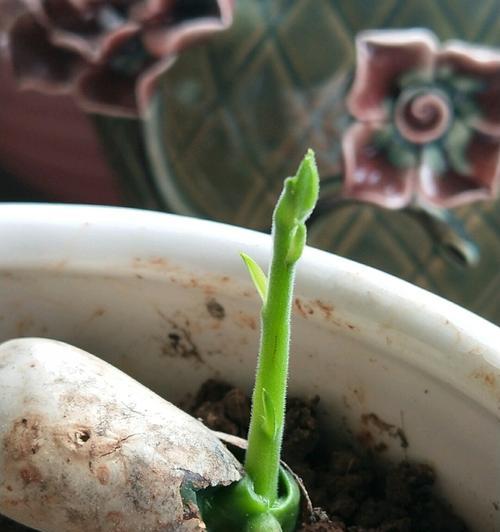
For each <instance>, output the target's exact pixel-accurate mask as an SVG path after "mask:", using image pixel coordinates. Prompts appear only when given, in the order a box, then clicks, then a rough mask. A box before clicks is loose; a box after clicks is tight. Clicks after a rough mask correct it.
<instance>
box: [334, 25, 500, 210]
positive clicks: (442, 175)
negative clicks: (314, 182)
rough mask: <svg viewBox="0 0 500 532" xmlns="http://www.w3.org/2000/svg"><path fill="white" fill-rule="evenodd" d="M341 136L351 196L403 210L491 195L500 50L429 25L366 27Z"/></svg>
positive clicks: (499, 111)
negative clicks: (444, 38)
mask: <svg viewBox="0 0 500 532" xmlns="http://www.w3.org/2000/svg"><path fill="white" fill-rule="evenodd" d="M356 47H357V69H356V74H355V77H354V81H353V85H352V87H351V90H350V93H349V95H348V98H347V105H348V108H349V111H350V113H351V114H352V115H353V116H354V117H355V118H356V119H357V122H355V123H354V124H353V125H352V126H351V127H350V128H349V129H348V130H347V131H346V133H345V135H344V137H343V142H342V148H343V155H344V165H345V183H344V192H345V194H346V195H347V196H349V197H353V198H358V199H361V200H364V201H369V202H372V203H376V204H379V205H381V206H383V207H388V208H393V209H398V208H402V207H405V206H406V205H408V204H410V203H413V202H416V201H423V202H430V203H433V204H435V205H437V206H441V207H446V208H449V207H455V206H458V205H461V204H464V203H468V202H471V201H475V200H482V199H489V198H493V197H494V196H495V194H496V193H497V192H498V189H499V184H500V52H499V51H497V50H493V49H488V48H482V47H478V46H473V45H469V44H465V43H461V42H449V43H445V44H444V45H443V46H442V47H440V46H439V43H438V41H437V39H436V38H435V36H434V35H433V34H432V33H430V32H428V31H426V30H381V31H369V32H365V33H362V34H361V35H360V36H359V37H358V39H357V43H356Z"/></svg>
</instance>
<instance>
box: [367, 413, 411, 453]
mask: <svg viewBox="0 0 500 532" xmlns="http://www.w3.org/2000/svg"><path fill="white" fill-rule="evenodd" d="M361 423H362V425H363V426H364V427H365V429H363V430H362V431H361V432H360V434H359V436H358V440H360V441H361V443H364V444H366V445H367V446H369V447H374V449H375V450H376V448H377V447H379V448H380V447H381V446H383V448H384V449H385V448H386V447H387V446H386V445H385V444H383V443H382V442H376V441H375V437H374V436H373V430H376V431H377V432H378V434H386V435H387V436H389V437H390V438H393V439H397V440H399V443H400V446H401V447H402V448H403V449H406V448H408V446H409V443H408V438H407V437H406V434H405V432H404V431H403V429H402V428H401V427H398V426H396V425H394V424H392V423H388V422H387V421H384V420H383V419H381V418H380V417H379V416H377V414H375V413H373V412H370V413H368V414H363V415H362V416H361Z"/></svg>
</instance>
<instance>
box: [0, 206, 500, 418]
mask: <svg viewBox="0 0 500 532" xmlns="http://www.w3.org/2000/svg"><path fill="white" fill-rule="evenodd" d="M0 241H1V242H2V246H0V275H1V273H2V271H4V272H5V271H9V270H12V269H16V270H33V269H43V270H46V269H52V270H55V271H60V272H61V274H62V273H63V272H75V273H76V272H78V273H82V272H85V273H87V274H92V275H98V274H103V273H105V272H106V273H107V274H108V275H109V272H110V270H111V271H112V274H113V276H124V277H127V276H132V275H136V273H137V266H138V262H137V261H138V260H139V262H140V260H141V258H142V259H144V260H146V259H150V260H152V259H155V260H163V261H165V262H169V263H171V264H174V265H175V266H176V267H179V266H183V267H184V269H185V268H186V267H188V268H189V269H190V271H193V272H198V273H201V274H206V273H208V274H213V275H217V274H218V275H219V276H220V275H223V276H229V277H230V278H231V279H232V280H235V281H236V282H237V283H239V284H240V285H242V284H244V285H247V286H250V284H249V280H248V278H247V273H246V271H245V270H244V268H243V267H242V263H241V259H240V257H239V251H245V252H246V253H248V254H249V255H251V256H252V257H253V258H254V259H255V260H257V262H259V263H260V264H261V265H262V266H264V265H265V264H267V260H268V257H269V255H270V245H271V239H270V237H269V235H266V234H262V233H258V232H256V231H252V230H249V229H244V228H240V227H235V226H231V225H227V224H223V223H218V222H212V221H207V220H201V219H197V218H191V217H186V216H180V215H175V214H167V213H160V212H153V211H144V210H139V209H130V208H124V207H107V206H93V205H92V206H89V205H60V204H25V203H4V204H2V207H1V208H0ZM188 242H193V245H191V246H189V245H187V243H188ZM172 255H173V256H174V259H173V260H172ZM141 274H144V275H145V276H149V277H151V278H154V277H156V278H160V279H161V278H163V279H164V278H165V277H164V276H165V271H161V270H159V269H158V268H156V269H154V268H153V269H151V268H150V269H149V270H147V271H144V272H143V271H141ZM297 287H298V292H299V293H300V296H301V298H302V297H304V298H305V300H309V301H319V300H321V301H322V302H323V304H325V303H326V304H328V305H330V306H331V309H332V311H333V309H335V313H337V309H338V313H339V315H340V316H341V317H342V319H343V320H344V323H347V325H348V327H349V329H351V330H348V329H345V330H343V331H342V333H343V334H353V335H356V336H357V337H358V338H359V339H360V340H361V341H365V342H370V343H372V342H377V341H380V342H381V341H382V336H383V341H385V340H386V338H387V336H384V335H385V334H386V333H387V334H389V335H391V343H392V341H393V340H394V341H395V342H394V345H393V346H392V347H391V348H390V349H389V350H390V351H391V355H392V356H395V357H398V358H400V359H402V360H403V361H404V362H406V363H408V364H410V365H411V366H413V367H415V368H416V369H417V370H420V371H423V372H425V373H427V374H431V375H432V376H433V377H434V378H436V379H438V380H439V382H442V383H443V384H447V385H449V386H452V387H453V388H454V389H456V390H457V391H459V392H460V393H461V394H464V395H466V396H468V397H469V398H470V399H471V400H472V401H473V402H475V403H476V404H479V405H481V406H482V407H483V408H485V409H486V410H487V411H489V413H490V414H492V415H493V416H494V417H496V418H498V419H500V328H499V327H497V326H495V325H494V324H493V323H490V322H488V321H487V320H485V319H483V318H481V317H479V316H477V315H475V314H473V313H472V312H470V311H468V310H466V309H464V308H462V307H460V306H458V305H456V304H454V303H451V302H450V301H447V300H445V299H443V298H441V297H439V296H437V295H434V294H432V293H430V292H428V291H427V290H424V289H422V288H419V287H417V286H414V285H412V284H410V283H408V282H406V281H403V280H401V279H399V278H396V277H394V276H392V275H389V274H387V273H384V272H381V271H379V270H376V269H374V268H371V267H369V266H365V265H362V264H359V263H356V262H354V261H351V260H349V259H346V258H343V257H339V256H336V255H333V254H331V253H328V252H325V251H321V250H318V249H314V248H311V247H307V248H306V250H305V252H304V255H303V257H302V259H301V261H300V263H299V267H298V271H297ZM255 297H257V296H255ZM336 323H337V325H338V323H339V322H338V321H337V322H336ZM381 329H384V331H385V332H384V335H381V334H380V331H381ZM415 343H417V344H423V345H424V346H426V347H427V346H428V354H427V351H426V355H425V356H418V357H417V356H415V354H413V355H412V352H411V350H412V345H416V344H415ZM385 347H386V346H385ZM386 349H387V347H386ZM419 350H420V351H422V349H419Z"/></svg>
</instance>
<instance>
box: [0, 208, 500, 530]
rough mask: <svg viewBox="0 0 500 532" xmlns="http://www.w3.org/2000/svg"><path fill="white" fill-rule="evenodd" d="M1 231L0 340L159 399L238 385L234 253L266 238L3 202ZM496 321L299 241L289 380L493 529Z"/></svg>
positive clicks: (240, 336) (241, 303)
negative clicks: (93, 362) (86, 364)
mask: <svg viewBox="0 0 500 532" xmlns="http://www.w3.org/2000/svg"><path fill="white" fill-rule="evenodd" d="M0 239H1V242H2V246H1V248H0V340H6V339H9V338H13V337H19V336H43V337H50V338H56V339H59V340H63V341H67V342H69V343H72V344H74V345H77V346H78V347H81V348H83V349H86V350H88V351H90V352H92V353H94V354H96V355H99V356H101V357H102V358H104V359H105V360H107V361H109V362H110V363H112V364H114V365H116V366H118V367H120V368H121V369H123V370H124V371H126V372H127V373H129V374H130V375H132V376H133V377H135V378H136V379H138V380H139V381H141V382H142V383H144V384H146V385H147V386H149V387H151V388H152V389H154V390H155V391H157V392H158V393H160V394H161V395H163V396H165V397H167V398H169V399H171V400H173V401H179V400H183V399H186V397H187V395H188V394H192V393H193V392H194V391H195V390H196V389H197V387H198V386H199V384H200V383H201V382H203V381H204V380H205V379H207V378H209V377H213V376H215V377H219V378H222V379H224V380H226V381H228V382H231V383H234V384H236V385H238V386H242V387H243V388H245V389H246V390H250V389H251V385H252V381H253V375H254V366H255V356H256V350H257V344H258V336H259V301H258V297H257V295H256V293H255V292H254V289H253V288H252V286H251V283H250V281H249V279H248V278H247V274H246V272H245V269H244V267H243V264H242V262H241V259H240V258H239V251H245V252H247V253H249V254H250V255H252V256H253V257H254V258H255V259H256V260H257V261H258V262H259V263H260V264H261V265H262V266H265V265H266V264H267V259H268V256H269V249H270V247H269V246H270V240H269V238H268V237H266V236H265V235H261V234H258V233H254V232H251V231H246V230H241V229H237V228H233V227H229V226H224V225H221V224H215V223H210V222H202V221H199V220H193V219H189V218H182V217H176V216H171V215H165V214H157V213H150V212H141V211H134V210H128V209H112V208H99V207H75V206H42V205H37V206H33V205H7V206H2V208H1V211H0ZM499 331H500V330H499V329H498V328H497V327H495V326H493V325H492V324H490V323H488V322H486V321H485V320H483V319H481V318H479V317H477V316H475V315H473V314H471V313H469V312H467V311H465V310H463V309H461V308H459V307H457V306H455V305H453V304H451V303H448V302H446V301H444V300H442V299H440V298H437V297H436V296H433V295H431V294H429V293H427V292H425V291H423V290H420V289H418V288H415V287H413V286H411V285H409V284H407V283H404V282H402V281H400V280H397V279H395V278H393V277H390V276H388V275H385V274H383V273H380V272H378V271H375V270H373V269H370V268H367V267H364V266H360V265H358V264H355V263H352V262H350V261H347V260H345V259H341V258H339V257H335V256H332V255H329V254H327V253H323V252H320V251H317V250H313V249H308V250H307V251H306V253H305V255H304V257H303V259H302V260H301V263H300V266H299V271H298V275H297V283H296V298H295V304H294V317H293V345H292V360H291V377H290V390H291V392H292V393H293V394H294V395H299V396H306V397H307V396H311V395H315V394H319V395H320V396H321V403H320V404H321V410H322V412H323V413H324V415H325V416H328V419H329V423H330V428H331V431H332V434H334V433H335V434H337V435H345V434H346V433H351V434H352V435H354V436H355V437H362V438H363V439H365V440H366V439H367V438H369V439H370V440H371V441H372V442H373V443H374V444H377V443H383V444H385V445H386V446H387V455H389V456H394V457H397V458H403V457H408V458H411V459H417V460H424V461H425V462H427V463H430V464H431V465H433V466H435V468H436V469H437V471H438V474H439V489H441V490H442V491H443V492H444V493H445V494H446V496H447V497H448V499H449V500H450V501H451V502H452V504H453V506H454V507H455V508H456V509H457V511H458V512H459V513H460V514H461V515H463V516H464V517H465V518H466V520H467V522H468V523H469V524H470V525H471V526H472V527H474V529H477V530H482V531H494V530H499V529H500V513H499V512H498V510H497V507H498V505H500V458H499V456H500V454H499V452H498V449H499V448H500V352H499V351H500V332H499ZM372 414H374V415H372ZM384 424H386V425H384ZM398 429H401V430H398ZM402 433H404V435H405V437H406V439H407V440H408V443H409V446H408V447H407V448H406V447H405V446H404V445H403V443H404V439H403V438H402V436H401V435H402Z"/></svg>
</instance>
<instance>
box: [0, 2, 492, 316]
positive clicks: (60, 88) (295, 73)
mask: <svg viewBox="0 0 500 532" xmlns="http://www.w3.org/2000/svg"><path fill="white" fill-rule="evenodd" d="M30 5H31V6H32V5H33V4H32V3H31V4H30V3H28V4H26V5H25V4H24V3H23V2H21V1H14V0H0V20H1V24H0V33H1V35H2V36H1V39H0V45H1V49H2V59H1V63H0V101H1V105H0V201H4V202H5V201H43V202H64V203H89V204H102V205H116V206H131V207H138V208H146V209H156V210H163V211H167V212H175V213H179V214H187V215H192V216H198V217H203V218H209V219H214V220H219V221H222V222H227V223H232V224H236V225H241V226H245V227H250V228H254V229H257V230H262V231H268V230H269V220H270V213H271V209H272V205H273V204H274V202H275V200H276V195H277V193H278V191H279V189H280V186H281V182H282V179H283V177H285V176H286V175H288V174H289V173H291V172H292V171H294V169H295V168H296V165H297V163H298V161H299V160H300V159H301V157H302V156H303V154H304V152H305V150H306V149H307V148H308V147H312V148H314V150H315V151H316V155H317V160H318V165H319V169H320V173H321V176H322V181H323V184H322V196H321V201H320V206H319V209H318V212H317V215H316V218H315V219H314V220H312V222H311V227H310V235H311V238H310V242H311V244H312V245H314V246H317V247H320V248H322V249H325V250H329V251H332V252H334V253H338V254H340V255H343V256H345V257H348V258H351V259H354V260H357V261H359V262H362V263H365V264H368V265H370V266H374V267H376V268H379V269H382V270H384V271H386V272H389V273H392V274H394V275H397V276H398V277H401V278H404V279H406V280H408V281H410V282H412V283H415V284H417V285H419V286H422V287H424V288H426V289H429V290H431V291H433V292H435V293H437V294H440V295H442V296H443V297H446V298H448V299H450V300H452V301H455V302H457V303H458V304H461V305H463V306H465V307H467V308H469V309H471V310H473V311H474V312H477V313H479V314H480V315H482V316H484V317H485V318H487V319H489V320H491V321H493V322H496V323H500V297H499V294H500V206H499V205H500V204H499V201H498V197H497V196H498V188H499V180H500V126H499V117H500V110H499V106H500V103H499V102H500V55H499V54H500V52H499V49H498V47H499V46H500V15H499V13H500V1H498V0H477V1H471V0H381V1H378V2H367V1H365V0H335V1H334V0H235V1H233V0H184V1H182V0H178V1H177V2H175V1H174V2H167V3H164V5H163V7H158V3H157V7H156V8H155V9H157V10H159V11H158V12H153V11H152V10H153V8H152V7H151V6H152V5H153V4H152V3H148V2H139V1H132V2H128V3H127V2H119V1H115V2H111V1H110V2H107V1H105V0H103V1H102V2H90V1H89V2H85V1H83V2H80V3H79V4H78V6H79V7H78V8H77V7H75V4H73V3H71V2H70V1H69V0H68V1H63V0H60V1H57V2H56V1H53V0H45V1H41V2H40V6H42V7H41V8H40V10H38V11H36V12H33V11H31V10H30V9H32V7H31V8H30ZM145 6H146V7H145ZM167 6H168V7H167ZM148 9H149V11H148ZM110 21H111V22H110ZM411 29H414V31H409V30H411ZM367 30H370V31H371V33H368V34H367V33H365V32H366V31H367ZM373 31H375V33H373ZM450 40H453V41H455V40H460V41H461V44H460V45H457V44H456V43H455V44H454V45H450ZM373 73H376V74H377V75H376V76H375V77H373V76H374V74H373ZM370 76H372V78H371V77H370ZM420 97H422V98H423V100H422V101H431V104H432V105H434V106H435V108H434V107H432V105H431V107H429V109H430V110H425V112H424V113H423V114H422V116H420V115H418V112H417V111H416V117H409V118H408V116H407V115H406V114H405V113H406V110H407V108H408V109H410V110H411V109H412V107H411V105H410V104H413V102H414V101H417V102H418V101H419V100H418V98H420ZM415 98H416V100H415ZM374 102H375V103H374ZM377 102H378V103H377ZM408 102H409V103H408ZM407 103H408V107H405V105H407ZM377 105H378V106H379V109H383V110H384V111H383V112H384V113H385V114H383V116H382V115H381V116H382V118H380V117H378V118H377V119H376V120H375V121H372V118H370V117H373V116H374V115H373V109H375V107H376V106H377ZM370 106H371V107H370ZM415 108H416V107H415ZM370 113H372V114H370ZM426 113H427V114H426ZM429 113H430V114H429ZM439 113H444V115H446V120H445V118H442V117H441V115H440V114H439ZM444 115H443V116H444ZM401 117H403V118H401ZM403 119H404V120H407V122H408V123H407V124H406V125H407V126H408V127H410V126H411V127H413V128H414V131H417V132H418V134H419V135H420V133H421V131H423V130H424V129H422V128H423V126H425V128H428V129H425V131H426V133H425V134H427V133H428V136H427V137H426V138H425V139H424V140H421V137H416V136H415V135H414V136H412V134H411V132H408V130H407V129H406V130H405V129H404V127H403V126H402V125H401V120H403ZM417 119H418V120H421V121H423V122H422V123H420V122H419V123H413V122H412V120H417ZM438 119H439V120H441V119H442V120H445V122H446V123H445V126H444V129H443V131H445V132H444V133H443V132H437V133H436V132H435V130H434V129H432V127H434V126H433V124H434V122H435V121H438ZM398 120H399V121H398ZM426 121H427V122H428V123H426ZM484 124H486V125H484ZM434 125H435V124H434ZM428 126H429V127H428ZM431 126H432V127H431ZM436 127H437V126H436ZM370 128H371V129H370ZM375 130H376V131H375ZM373 131H375V132H376V133H377V134H376V135H372V136H368V135H369V133H370V135H371V132H373ZM436 131H437V130H436ZM429 175H431V178H429V179H430V183H431V185H429V179H427V178H426V177H425V176H429ZM424 178H425V179H427V181H426V180H425V179H424ZM412 183H413V184H412ZM412 187H413V188H412ZM0 208H1V207H0Z"/></svg>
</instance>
